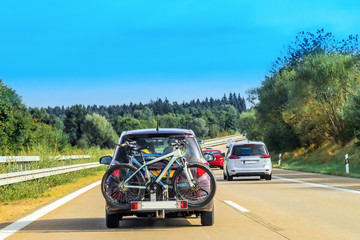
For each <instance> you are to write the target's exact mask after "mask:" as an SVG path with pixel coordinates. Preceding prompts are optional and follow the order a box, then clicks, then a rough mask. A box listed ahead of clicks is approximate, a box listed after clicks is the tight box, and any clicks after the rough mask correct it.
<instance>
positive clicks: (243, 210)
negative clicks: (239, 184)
mask: <svg viewBox="0 0 360 240" xmlns="http://www.w3.org/2000/svg"><path fill="white" fill-rule="evenodd" d="M224 203H226V204H227V205H229V206H231V207H233V208H235V209H236V210H238V211H240V212H250V210H248V209H246V208H244V207H242V206H240V205H238V204H236V203H234V202H232V201H229V200H225V201H224Z"/></svg>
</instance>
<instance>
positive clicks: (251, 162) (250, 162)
mask: <svg viewBox="0 0 360 240" xmlns="http://www.w3.org/2000/svg"><path fill="white" fill-rule="evenodd" d="M255 163H258V161H243V164H255Z"/></svg>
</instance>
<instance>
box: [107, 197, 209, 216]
mask: <svg viewBox="0 0 360 240" xmlns="http://www.w3.org/2000/svg"><path fill="white" fill-rule="evenodd" d="M213 209H214V200H211V201H210V202H209V203H208V204H206V205H204V206H202V207H197V208H194V207H189V208H187V209H176V210H174V209H173V210H165V214H172V213H196V212H211V211H213ZM155 211H156V210H146V211H141V213H153V212H155ZM106 212H107V213H108V214H114V213H121V214H123V215H124V216H132V215H137V214H138V213H139V212H136V211H131V209H118V208H116V207H113V206H111V205H110V204H109V203H108V202H106Z"/></svg>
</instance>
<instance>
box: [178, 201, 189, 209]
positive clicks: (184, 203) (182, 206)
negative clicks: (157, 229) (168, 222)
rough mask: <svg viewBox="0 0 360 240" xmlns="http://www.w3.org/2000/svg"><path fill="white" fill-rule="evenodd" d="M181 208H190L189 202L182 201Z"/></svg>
mask: <svg viewBox="0 0 360 240" xmlns="http://www.w3.org/2000/svg"><path fill="white" fill-rule="evenodd" d="M180 208H188V202H187V201H181V202H180Z"/></svg>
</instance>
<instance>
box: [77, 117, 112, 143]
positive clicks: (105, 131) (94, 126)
mask: <svg viewBox="0 0 360 240" xmlns="http://www.w3.org/2000/svg"><path fill="white" fill-rule="evenodd" d="M81 130H82V136H81V143H82V144H83V145H85V146H86V145H88V146H100V148H112V147H113V146H114V143H115V142H117V140H118V137H117V135H116V133H115V131H114V129H113V127H112V126H111V124H110V123H109V122H108V121H107V120H106V118H105V117H103V116H100V115H99V114H97V113H93V114H88V115H86V116H85V121H84V123H83V124H82V125H81Z"/></svg>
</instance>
